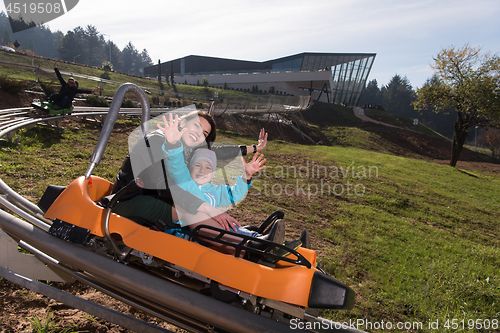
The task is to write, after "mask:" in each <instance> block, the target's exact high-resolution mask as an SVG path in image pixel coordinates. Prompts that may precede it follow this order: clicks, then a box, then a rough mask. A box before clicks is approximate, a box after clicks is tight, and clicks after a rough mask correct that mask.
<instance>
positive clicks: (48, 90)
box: [39, 81, 57, 97]
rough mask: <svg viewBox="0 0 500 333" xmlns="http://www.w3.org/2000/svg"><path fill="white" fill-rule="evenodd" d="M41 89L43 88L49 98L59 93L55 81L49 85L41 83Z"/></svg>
mask: <svg viewBox="0 0 500 333" xmlns="http://www.w3.org/2000/svg"><path fill="white" fill-rule="evenodd" d="M39 83H40V88H42V90H43V92H44V94H45V96H47V97H49V96H50V95H52V94H53V93H55V92H57V88H56V87H55V86H54V81H50V82H48V83H45V82H39Z"/></svg>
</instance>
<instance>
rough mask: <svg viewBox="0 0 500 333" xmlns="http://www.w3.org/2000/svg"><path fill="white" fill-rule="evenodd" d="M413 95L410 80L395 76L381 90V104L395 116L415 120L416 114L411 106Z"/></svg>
mask: <svg viewBox="0 0 500 333" xmlns="http://www.w3.org/2000/svg"><path fill="white" fill-rule="evenodd" d="M414 94H415V92H414V91H413V87H412V85H411V84H410V80H408V78H407V77H406V76H405V77H401V76H399V75H398V74H396V75H394V76H393V77H392V79H391V81H389V83H388V84H387V86H385V89H383V90H382V99H383V102H382V103H381V104H382V105H383V106H385V108H386V109H387V111H389V112H390V113H391V114H393V115H395V116H401V117H410V118H415V117H416V116H417V112H416V111H415V109H414V107H413V105H412V102H413V101H414V100H415V97H414Z"/></svg>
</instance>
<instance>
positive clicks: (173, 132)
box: [157, 113, 188, 144]
mask: <svg viewBox="0 0 500 333" xmlns="http://www.w3.org/2000/svg"><path fill="white" fill-rule="evenodd" d="M168 120H169V121H168V122H167V118H165V116H163V124H164V125H165V127H161V125H160V124H158V125H157V126H158V128H159V129H161V130H162V132H163V134H165V139H166V140H167V142H168V143H170V144H175V143H177V142H179V141H180V139H181V138H182V134H184V132H186V131H187V130H188V129H187V128H183V129H181V130H180V131H179V127H178V125H179V116H178V115H175V119H174V118H173V117H172V113H169V114H168Z"/></svg>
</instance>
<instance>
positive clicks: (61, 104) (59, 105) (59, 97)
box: [49, 60, 98, 110]
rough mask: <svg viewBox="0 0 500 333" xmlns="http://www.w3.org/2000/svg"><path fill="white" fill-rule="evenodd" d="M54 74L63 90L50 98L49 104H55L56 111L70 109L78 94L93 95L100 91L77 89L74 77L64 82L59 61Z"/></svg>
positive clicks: (55, 65) (55, 64)
mask: <svg viewBox="0 0 500 333" xmlns="http://www.w3.org/2000/svg"><path fill="white" fill-rule="evenodd" d="M54 72H56V75H57V78H58V79H59V82H61V89H60V90H59V92H58V93H54V94H52V95H50V97H49V102H51V103H52V104H53V106H54V107H53V108H54V110H60V109H68V108H70V107H71V104H72V103H73V99H74V98H75V96H76V94H91V93H93V92H95V91H97V90H98V89H94V90H89V89H79V88H77V86H76V82H75V79H74V78H73V77H72V76H71V77H70V78H69V79H68V82H66V81H64V79H63V77H62V75H61V72H59V69H58V68H57V60H56V61H55V63H54Z"/></svg>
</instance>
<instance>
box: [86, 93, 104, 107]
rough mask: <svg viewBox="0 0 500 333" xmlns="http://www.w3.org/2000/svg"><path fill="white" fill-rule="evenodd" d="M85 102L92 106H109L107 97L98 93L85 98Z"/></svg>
mask: <svg viewBox="0 0 500 333" xmlns="http://www.w3.org/2000/svg"><path fill="white" fill-rule="evenodd" d="M85 103H87V104H89V105H91V106H109V104H108V101H107V100H106V99H104V98H102V97H99V96H96V95H88V96H87V98H85Z"/></svg>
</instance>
